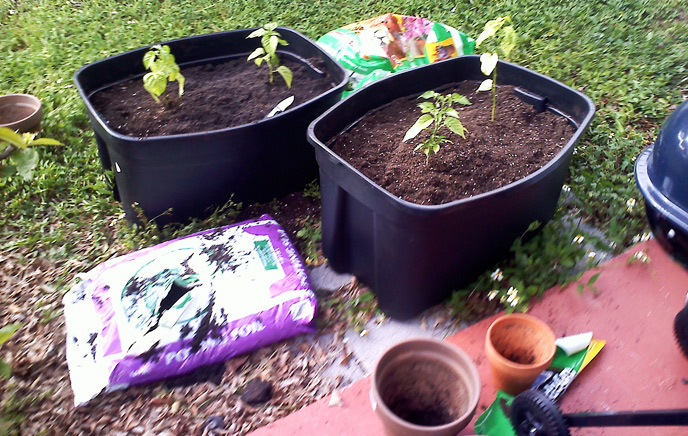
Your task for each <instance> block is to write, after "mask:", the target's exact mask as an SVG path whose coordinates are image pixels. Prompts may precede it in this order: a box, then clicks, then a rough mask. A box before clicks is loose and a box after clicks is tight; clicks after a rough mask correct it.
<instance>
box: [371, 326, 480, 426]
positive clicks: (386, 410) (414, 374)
mask: <svg viewBox="0 0 688 436" xmlns="http://www.w3.org/2000/svg"><path fill="white" fill-rule="evenodd" d="M480 386H481V384H480V376H479V375H478V370H477V368H476V367H475V364H474V363H473V361H472V360H471V359H470V357H468V356H467V355H466V353H464V352H463V351H462V350H461V349H459V348H458V347H455V346H453V345H451V344H449V343H446V342H442V341H439V340H435V339H411V340H408V341H404V342H401V343H399V344H397V345H394V346H393V347H391V348H390V349H388V350H387V351H385V353H384V354H383V355H382V357H380V360H379V361H378V362H377V364H376V366H375V370H374V371H373V377H372V383H371V388H370V402H371V404H372V406H373V410H374V411H375V413H377V415H378V417H379V418H380V419H381V420H382V423H383V425H384V428H385V434H386V435H388V436H455V435H456V434H457V433H459V432H460V431H461V430H462V429H463V428H464V427H466V426H467V425H468V423H469V422H470V421H471V419H472V417H473V415H474V413H475V409H476V407H477V406H478V399H479V397H480Z"/></svg>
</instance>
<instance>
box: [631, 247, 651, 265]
mask: <svg viewBox="0 0 688 436" xmlns="http://www.w3.org/2000/svg"><path fill="white" fill-rule="evenodd" d="M633 259H634V260H638V261H640V262H642V263H648V262H649V261H650V256H648V255H647V254H646V253H645V252H644V251H642V250H641V251H636V252H635V253H634V254H633Z"/></svg>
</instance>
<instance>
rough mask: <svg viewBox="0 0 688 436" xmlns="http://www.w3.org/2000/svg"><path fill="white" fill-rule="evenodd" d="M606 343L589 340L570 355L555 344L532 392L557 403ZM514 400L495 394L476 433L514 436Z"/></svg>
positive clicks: (480, 417) (502, 394)
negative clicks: (512, 406) (548, 363)
mask: <svg viewBox="0 0 688 436" xmlns="http://www.w3.org/2000/svg"><path fill="white" fill-rule="evenodd" d="M577 336H580V335H577ZM591 338H592V337H591ZM562 339H565V338H562ZM560 340H561V339H560ZM605 343H606V342H605V341H603V340H598V339H590V340H589V344H588V345H587V346H586V347H584V348H583V349H581V350H580V351H578V352H574V353H571V354H568V353H567V352H566V351H564V350H565V348H562V347H561V345H557V351H556V354H555V355H554V359H553V360H552V363H551V364H550V365H549V368H548V369H546V370H544V371H543V372H542V374H540V375H539V376H538V378H537V380H535V382H534V383H533V386H532V387H531V389H537V390H540V391H542V392H543V393H544V394H545V395H547V397H548V398H549V399H551V400H552V401H558V400H559V399H560V398H561V396H562V395H564V392H565V391H566V389H567V388H568V387H569V386H570V385H571V383H572V382H573V380H574V379H575V378H576V377H577V376H578V374H580V372H581V371H583V369H585V367H586V366H587V365H588V364H589V363H590V361H591V360H592V359H593V358H594V357H595V356H597V354H598V353H599V352H600V350H601V349H602V347H604V344H605ZM513 399H514V396H513V395H509V394H507V393H505V392H502V391H497V398H495V400H494V401H493V402H492V404H491V405H490V407H488V408H487V409H486V410H485V411H484V412H483V413H482V414H481V415H480V416H479V417H478V419H477V420H476V422H475V429H474V430H475V434H479V435H488V436H516V432H515V431H514V429H513V427H512V425H511V420H510V406H511V402H512V401H513Z"/></svg>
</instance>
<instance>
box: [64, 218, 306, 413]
mask: <svg viewBox="0 0 688 436" xmlns="http://www.w3.org/2000/svg"><path fill="white" fill-rule="evenodd" d="M81 278H82V280H81V282H80V283H78V284H76V285H75V286H74V287H72V289H70V291H69V292H68V293H67V294H66V295H65V297H64V300H63V303H64V306H65V309H64V312H65V319H66V324H67V363H68V365H69V374H70V377H71V381H72V389H73V391H74V403H75V405H82V404H85V403H87V402H88V401H89V400H91V399H92V398H94V397H95V396H96V395H98V394H99V393H101V392H109V391H114V390H117V389H123V388H125V387H127V386H129V385H134V384H143V383H149V382H152V381H155V380H160V379H164V378H167V377H172V376H175V375H179V374H184V373H188V372H191V371H193V370H194V369H195V368H198V367H199V366H202V365H207V364H211V363H215V362H221V361H224V360H227V359H229V358H230V357H232V356H235V355H238V354H242V353H246V352H248V351H251V350H254V349H256V348H259V347H262V346H264V345H266V344H269V343H272V342H276V341H279V340H281V339H284V338H287V337H291V336H294V335H297V334H300V333H312V332H314V331H315V327H314V317H315V310H316V298H315V295H314V294H313V292H312V290H311V288H310V286H309V283H308V277H307V275H306V272H305V270H304V268H303V264H302V263H301V261H300V259H299V256H298V254H297V253H296V250H295V249H294V247H293V246H292V245H291V243H290V242H289V239H288V238H287V236H286V234H285V233H284V230H283V229H282V228H281V227H280V226H279V224H277V223H276V222H275V221H274V220H272V219H271V218H270V217H269V216H267V215H264V216H262V217H261V218H260V219H259V220H258V221H247V222H243V223H240V224H236V225H232V226H227V227H222V228H218V229H212V230H207V231H204V232H200V233H196V234H194V235H190V236H187V237H184V238H180V239H175V240H172V241H169V242H165V243H163V244H159V245H156V246H153V247H149V248H146V249H144V250H140V251H136V252H133V253H130V254H127V255H125V256H121V257H117V258H114V259H110V260H108V261H107V262H104V263H102V264H100V265H98V266H96V267H95V268H93V269H92V270H90V271H89V272H87V273H85V274H84V275H82V276H81Z"/></svg>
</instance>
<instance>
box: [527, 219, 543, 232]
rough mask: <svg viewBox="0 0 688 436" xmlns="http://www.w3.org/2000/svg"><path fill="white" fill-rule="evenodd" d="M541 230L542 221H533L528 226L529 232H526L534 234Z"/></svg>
mask: <svg viewBox="0 0 688 436" xmlns="http://www.w3.org/2000/svg"><path fill="white" fill-rule="evenodd" d="M539 228H540V221H533V222H532V223H530V224H529V225H528V230H526V232H533V231H535V230H537V229H539Z"/></svg>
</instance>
